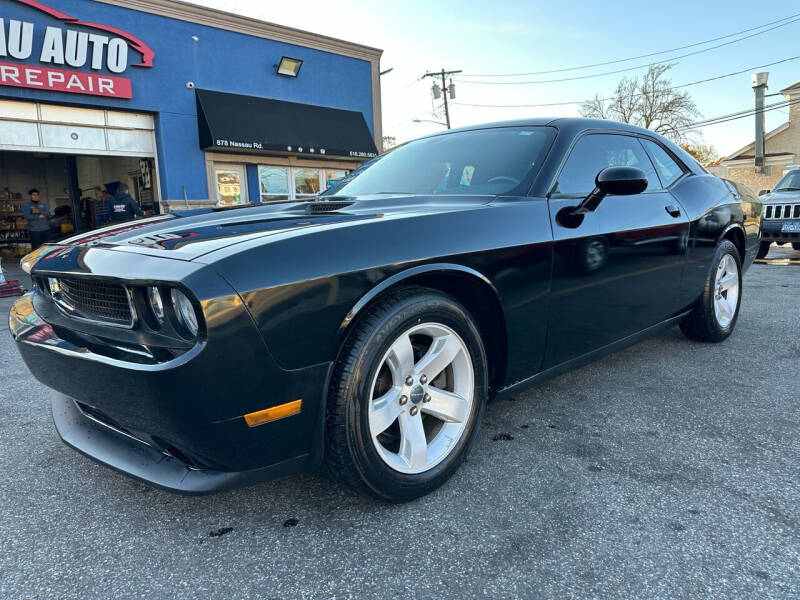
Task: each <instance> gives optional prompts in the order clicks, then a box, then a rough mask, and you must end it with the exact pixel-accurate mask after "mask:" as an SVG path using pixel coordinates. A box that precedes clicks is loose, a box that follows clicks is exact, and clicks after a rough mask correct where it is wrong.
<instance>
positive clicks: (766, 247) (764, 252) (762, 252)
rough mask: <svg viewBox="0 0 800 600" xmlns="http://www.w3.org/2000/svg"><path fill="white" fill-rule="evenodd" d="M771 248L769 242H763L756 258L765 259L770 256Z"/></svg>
mask: <svg viewBox="0 0 800 600" xmlns="http://www.w3.org/2000/svg"><path fill="white" fill-rule="evenodd" d="M769 246H770V243H769V242H761V244H760V245H759V246H758V252H757V253H756V258H764V257H765V256H766V255H767V254H769Z"/></svg>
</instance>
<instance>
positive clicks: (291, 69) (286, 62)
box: [278, 56, 303, 77]
mask: <svg viewBox="0 0 800 600" xmlns="http://www.w3.org/2000/svg"><path fill="white" fill-rule="evenodd" d="M302 66H303V61H302V60H300V59H299V58H290V57H288V56H282V57H281V62H279V63H278V75H286V77H297V74H298V73H299V72H300V67H302Z"/></svg>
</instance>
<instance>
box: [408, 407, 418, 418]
mask: <svg viewBox="0 0 800 600" xmlns="http://www.w3.org/2000/svg"><path fill="white" fill-rule="evenodd" d="M408 412H410V413H411V416H412V417H413V416H414V415H416V414H417V413H418V412H419V407H417V406H412V407H411V410H410V411H408Z"/></svg>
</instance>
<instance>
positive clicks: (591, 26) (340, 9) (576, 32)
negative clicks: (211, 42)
mask: <svg viewBox="0 0 800 600" xmlns="http://www.w3.org/2000/svg"><path fill="white" fill-rule="evenodd" d="M194 3H196V4H202V5H205V6H209V7H212V8H217V9H220V10H225V11H229V12H234V13H238V14H242V15H247V16H250V17H254V18H258V19H261V20H264V21H269V22H272V23H278V24H281V25H288V26H290V27H295V28H298V29H303V30H306V31H310V32H314V33H320V34H324V35H329V36H333V37H336V38H340V39H344V40H347V41H352V42H357V43H361V44H365V45H368V46H373V47H376V48H381V49H382V50H383V51H384V53H383V57H382V59H381V70H386V69H390V68H391V69H392V71H391V72H389V73H387V74H385V75H383V76H382V77H381V89H382V101H383V132H384V135H390V136H395V137H396V138H397V141H398V142H401V141H405V140H409V139H413V138H416V137H419V136H422V135H425V134H428V133H431V132H434V131H438V130H440V129H442V125H439V124H437V123H428V122H422V123H417V122H414V120H415V119H419V120H425V119H427V120H432V121H443V120H444V118H443V115H442V114H434V113H433V112H432V109H433V108H434V102H433V100H432V98H431V91H430V86H431V80H430V79H425V80H420V76H421V75H422V74H423V73H425V72H427V71H434V70H441V69H442V68H444V69H446V70H458V69H461V70H462V71H463V73H462V74H460V75H455V76H454V77H453V78H454V79H455V85H456V98H455V99H454V101H453V102H452V104H451V107H450V108H451V110H450V118H451V122H452V125H453V127H460V126H465V125H471V124H475V123H485V122H491V121H502V120H506V119H517V118H524V117H544V116H552V117H567V116H579V112H578V108H579V105H578V104H569V105H563V106H549V107H524V108H507V107H502V108H494V107H492V108H485V107H476V106H468V104H494V105H517V104H545V103H560V102H572V101H579V100H584V99H588V98H591V97H593V96H594V95H595V93H597V94H600V96H601V97H606V96H608V95H610V94H611V93H612V92H613V90H614V88H615V87H616V84H617V83H618V82H619V80H620V78H621V77H623V76H626V75H628V76H635V75H641V74H642V73H643V72H644V71H645V70H646V65H647V64H648V63H649V62H670V63H674V67H673V68H672V69H671V70H670V71H669V78H670V79H671V81H672V84H673V85H681V84H684V83H690V82H694V81H698V80H701V79H706V78H710V77H716V76H718V75H724V74H727V73H732V72H737V71H743V70H745V72H744V73H742V74H739V75H735V76H731V77H726V78H723V79H718V80H716V81H712V82H708V83H704V84H699V85H694V86H691V87H687V88H685V89H686V91H688V92H689V93H690V94H691V96H692V98H693V100H694V101H695V103H696V104H697V106H698V108H699V110H700V112H701V113H702V118H711V117H716V116H719V115H724V114H728V113H733V112H737V111H740V110H746V109H749V108H752V106H753V103H754V99H753V91H752V89H751V86H750V73H751V72H755V71H769V73H770V75H769V90H768V92H767V93H775V92H778V91H780V90H781V89H783V88H785V87H787V86H789V85H791V84H793V83H796V82H798V81H800V44H798V43H797V40H798V38H799V37H800V20H797V21H796V22H792V23H788V24H786V25H783V26H780V27H777V28H774V29H772V30H771V31H766V32H765V33H758V32H761V31H764V30H766V29H769V28H770V27H775V25H780V23H777V24H775V25H770V26H766V27H763V28H760V29H755V30H753V31H749V32H745V33H742V34H740V35H736V36H731V37H725V38H724V39H720V40H717V41H715V42H709V43H705V44H701V45H697V46H694V47H692V48H687V49H685V50H680V51H674V52H670V53H664V54H659V55H657V56H652V57H648V58H643V59H638V60H630V61H625V62H618V63H615V64H611V65H606V66H600V67H594V68H589V69H575V70H569V71H563V72H560V73H549V74H539V75H528V76H519V77H487V76H485V75H487V74H488V75H496V74H507V73H532V72H541V71H552V70H556V69H572V68H574V67H583V66H585V65H588V64H596V63H601V62H606V61H617V60H620V59H626V58H629V57H632V56H637V55H643V54H649V53H653V52H660V51H662V50H668V49H671V48H676V47H679V46H685V45H689V44H697V43H698V42H705V41H707V40H710V39H712V38H719V37H722V36H729V35H730V34H733V33H736V32H739V31H743V30H746V29H752V28H756V27H758V26H760V25H764V24H766V23H769V22H772V21H777V20H779V19H785V18H787V17H790V16H792V15H797V16H796V17H795V18H796V19H800V2H798V1H797V0H773V1H772V2H769V3H767V4H766V5H762V4H760V3H753V2H752V1H742V0H728V1H726V2H722V1H717V0H703V1H700V2H698V1H697V0H671V1H669V2H667V1H664V0H655V1H653V2H650V3H645V2H642V1H641V0H640V1H629V0H606V1H604V2H597V1H588V0H570V1H569V2H563V3H562V2H556V1H552V0H551V1H548V2H542V1H539V0H527V1H505V0H495V1H492V2H479V1H476V0H460V1H451V0H439V1H430V0H429V1H427V2H424V1H417V0H406V1H403V2H400V1H396V2H388V1H386V0H383V1H378V2H376V1H375V0H369V1H367V0H339V1H330V0H328V1H315V0H303V1H302V2H273V1H263V0H194ZM753 34H757V35H753ZM745 36H752V37H749V38H748V39H743V40H741V41H737V42H734V43H727V42H731V41H733V40H736V39H738V38H743V37H745ZM720 44H726V45H724V46H722V47H720V48H716V49H710V48H711V47H713V46H717V45H720ZM706 49H708V51H705V52H701V53H698V54H695V55H694V56H687V57H683V58H680V57H679V55H682V54H687V53H690V52H696V51H698V50H706ZM792 57H797V58H796V59H794V60H790V61H787V62H784V63H782V64H777V65H773V66H769V67H764V68H755V69H753V67H759V66H761V65H765V64H768V63H773V62H776V61H780V60H784V59H787V58H792ZM634 67H638V68H634ZM620 69H630V70H626V71H625V72H623V73H615V74H606V75H600V76H594V75H598V74H603V73H607V72H608V71H618V70H620ZM586 75H592V76H593V77H588V78H582V79H573V80H569V81H557V82H550V83H534V84H501V83H500V82H509V81H541V80H543V79H544V80H551V79H564V78H574V77H582V76H586ZM477 81H484V82H490V83H488V84H479V83H474V82H477ZM779 100H783V97H782V96H778V97H772V98H767V104H769V103H772V102H776V101H779ZM436 104H437V105H438V104H440V102H437V103H436ZM765 117H766V129H767V131H769V130H771V129H773V128H775V127H777V126H779V125H780V124H782V123H784V122H785V121H786V120H787V119H788V109H787V108H782V109H776V110H772V111H769V112H767V113H766V114H765ZM754 129H755V124H754V118H753V117H752V116H749V117H747V118H743V119H739V120H735V121H730V122H727V123H722V124H718V125H711V126H707V127H703V128H701V129H700V132H701V134H702V138H701V139H699V140H698V141H702V142H703V143H707V144H711V145H713V147H714V148H715V150H716V151H717V153H718V154H719V155H721V156H724V155H726V154H730V153H732V152H734V151H736V150H738V149H739V148H740V147H742V146H744V145H746V144H748V143H750V142H752V140H753V138H754Z"/></svg>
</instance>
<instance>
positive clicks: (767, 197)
mask: <svg viewBox="0 0 800 600" xmlns="http://www.w3.org/2000/svg"><path fill="white" fill-rule="evenodd" d="M758 199H759V200H760V201H761V203H762V204H788V203H790V202H800V191H791V192H770V193H769V194H764V195H763V196H759V198H758Z"/></svg>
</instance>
